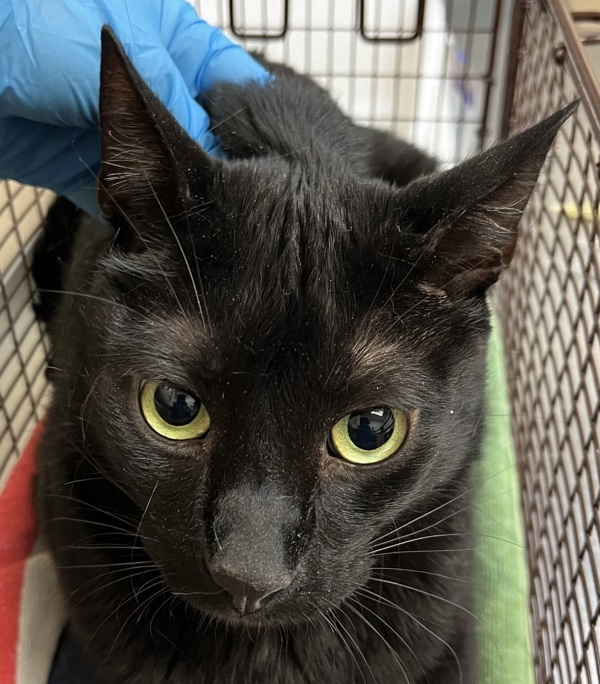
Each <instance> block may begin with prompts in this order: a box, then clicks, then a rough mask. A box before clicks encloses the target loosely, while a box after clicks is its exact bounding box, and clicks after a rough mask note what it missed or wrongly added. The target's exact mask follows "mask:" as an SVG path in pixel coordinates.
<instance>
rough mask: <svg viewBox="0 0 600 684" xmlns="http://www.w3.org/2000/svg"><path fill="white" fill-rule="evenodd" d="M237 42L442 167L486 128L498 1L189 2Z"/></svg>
mask: <svg viewBox="0 0 600 684" xmlns="http://www.w3.org/2000/svg"><path fill="white" fill-rule="evenodd" d="M196 8H197V10H198V12H199V13H200V14H201V16H202V17H203V18H204V19H206V20H207V21H209V22H211V23H213V24H216V25H217V26H221V27H223V28H224V29H225V31H226V32H228V33H229V35H230V36H232V37H233V38H234V39H237V40H238V41H241V42H242V43H243V44H244V45H245V46H246V48H248V49H250V50H258V51H260V52H263V53H264V54H265V55H266V56H267V57H268V58H269V59H272V60H274V61H280V62H284V63H285V64H288V65H289V66H291V67H293V68H295V69H297V70H298V71H300V72H301V73H306V74H310V75H311V76H312V77H313V78H314V79H315V80H316V81H317V82H319V83H320V84H321V85H323V86H325V87H326V88H327V89H328V90H329V91H330V92H331V93H332V95H333V97H334V98H335V99H336V101H337V102H338V103H339V104H340V106H341V108H342V109H343V110H344V111H346V112H347V113H348V114H349V115H350V116H351V117H352V118H353V119H354V120H355V121H357V122H358V123H362V124H366V125H370V126H375V127H378V128H383V129H385V130H388V131H390V132H392V133H394V134H396V135H398V136H400V137H402V138H404V139H406V140H411V141H413V142H414V143H416V144H417V145H419V146H420V147H422V148H423V149H426V150H428V151H429V152H431V153H432V154H434V155H435V156H436V157H437V158H438V159H440V160H441V161H442V162H444V163H448V164H449V163H452V162H456V161H458V160H459V159H464V158H465V157H466V156H468V155H471V154H473V153H474V152H476V151H478V149H479V148H480V146H481V142H482V140H484V139H485V138H486V135H487V133H488V131H487V128H486V123H487V113H488V111H489V109H490V107H489V102H490V95H491V92H492V91H491V86H492V84H493V80H494V79H493V77H494V56H495V54H496V40H497V36H498V31H497V28H498V25H499V21H500V17H501V10H502V0H394V2H390V1H389V0H357V1H356V2H352V1H351V0H314V1H313V0H294V1H293V2H291V1H290V0H268V1H267V0H196Z"/></svg>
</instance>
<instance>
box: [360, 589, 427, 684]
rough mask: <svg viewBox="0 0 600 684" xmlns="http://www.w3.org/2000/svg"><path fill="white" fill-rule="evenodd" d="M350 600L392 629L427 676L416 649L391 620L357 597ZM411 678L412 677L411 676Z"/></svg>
mask: <svg viewBox="0 0 600 684" xmlns="http://www.w3.org/2000/svg"><path fill="white" fill-rule="evenodd" d="M349 600H352V601H355V602H356V603H357V604H358V605H359V606H360V607H361V609H362V610H366V611H368V612H369V613H371V615H373V616H375V617H376V618H377V619H378V620H379V621H380V622H381V623H382V624H383V626H384V627H385V628H386V629H388V630H390V632H392V634H395V635H396V637H397V638H398V639H399V640H400V641H401V642H402V643H403V644H404V646H405V647H406V648H407V650H408V651H409V652H410V654H411V655H412V657H413V658H414V659H415V662H416V663H417V665H418V666H419V667H420V668H421V672H422V673H423V675H424V676H425V677H427V674H426V672H425V670H424V668H423V665H422V664H421V661H420V660H419V658H418V656H417V654H416V653H415V652H414V650H413V649H412V648H411V646H410V644H409V643H408V641H406V639H405V638H404V637H403V636H401V635H400V634H398V632H397V631H396V630H395V629H394V628H393V627H392V626H391V625H390V624H389V622H387V620H384V619H383V618H382V617H381V615H379V614H378V613H376V612H375V611H374V610H371V609H370V608H369V607H368V606H365V605H364V604H363V603H361V602H360V601H359V600H358V599H357V598H352V597H350V599H349ZM411 679H412V677H411ZM413 681H414V680H413Z"/></svg>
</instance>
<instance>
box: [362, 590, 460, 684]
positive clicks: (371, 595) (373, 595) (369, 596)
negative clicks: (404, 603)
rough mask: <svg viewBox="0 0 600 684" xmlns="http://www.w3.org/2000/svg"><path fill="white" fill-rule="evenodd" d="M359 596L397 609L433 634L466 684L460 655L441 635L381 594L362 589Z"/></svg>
mask: <svg viewBox="0 0 600 684" xmlns="http://www.w3.org/2000/svg"><path fill="white" fill-rule="evenodd" d="M356 593H357V594H358V595H362V596H364V597H365V598H367V599H370V600H375V601H378V602H380V603H383V604H384V605H388V606H390V608H395V609H396V610H398V611H400V612H401V613H402V614H403V615H406V617H408V618H410V619H411V620H413V621H414V622H416V623H417V624H418V625H419V627H421V629H423V630H425V631H426V632H427V633H428V634H431V636H432V637H434V639H437V640H438V641H440V642H441V643H442V644H443V645H444V646H445V647H446V648H447V649H448V650H449V651H450V653H451V654H452V657H453V659H454V661H455V662H456V666H457V668H458V676H459V681H460V682H461V684H462V683H463V682H464V678H463V673H462V666H461V664H460V659H459V657H458V655H457V654H456V651H455V650H454V649H453V648H452V646H450V644H449V643H448V642H447V641H446V640H445V639H442V637H441V636H440V635H439V634H436V633H435V632H434V631H433V630H432V629H429V627H427V626H426V625H424V624H423V623H422V622H421V621H420V620H419V619H418V618H417V617H416V616H415V615H413V614H412V613H411V612H410V611H408V610H405V609H404V608H401V607H400V606H398V605H396V604H395V603H394V602H393V601H390V600H389V599H386V598H384V597H383V596H380V595H379V594H376V593H375V592H373V591H370V590H369V589H364V588H363V589H361V590H359V591H357V592H356Z"/></svg>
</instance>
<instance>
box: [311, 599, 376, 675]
mask: <svg viewBox="0 0 600 684" xmlns="http://www.w3.org/2000/svg"><path fill="white" fill-rule="evenodd" d="M319 614H320V616H321V617H322V618H323V619H324V620H325V622H326V623H327V624H328V625H329V627H330V628H331V631H332V632H333V633H334V634H335V635H336V636H337V637H339V639H340V640H341V642H342V644H343V645H344V647H345V648H346V651H347V652H348V653H349V655H350V657H351V658H352V660H353V661H354V664H355V665H356V669H357V670H358V672H359V674H360V676H361V677H362V680H363V684H367V680H366V678H365V675H364V673H363V671H362V669H361V667H360V665H359V664H358V660H356V656H355V655H354V653H353V652H352V649H351V647H350V645H349V644H348V642H347V641H346V638H345V637H344V635H343V634H342V632H341V630H340V628H339V627H338V626H337V625H336V623H335V622H334V621H333V619H335V617H334V616H333V615H332V618H333V619H331V620H330V619H329V617H328V616H327V614H326V613H324V612H323V611H319ZM361 655H362V654H361ZM367 665H368V663H367ZM373 680H374V681H375V684H377V680H375V677H373Z"/></svg>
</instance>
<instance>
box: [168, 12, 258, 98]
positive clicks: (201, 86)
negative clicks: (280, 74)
mask: <svg viewBox="0 0 600 684" xmlns="http://www.w3.org/2000/svg"><path fill="white" fill-rule="evenodd" d="M163 2H164V0H163ZM160 31H161V42H162V44H163V45H164V46H166V48H167V49H168V52H169V54H170V55H171V58H172V59H173V62H174V63H175V65H176V66H177V69H178V70H179V72H180V73H181V74H182V76H183V78H184V80H185V83H186V85H187V87H188V90H189V91H190V93H191V94H192V96H193V97H197V96H198V95H199V94H200V95H202V93H204V92H206V91H208V90H210V89H211V88H213V87H214V85H215V83H217V82H220V81H230V82H232V83H243V82H244V81H246V80H256V81H258V82H260V83H264V82H265V81H266V80H267V78H268V76H269V75H268V72H267V71H266V70H265V69H264V68H263V67H262V66H261V65H260V64H259V63H258V62H257V61H256V60H254V59H253V58H252V57H251V56H250V55H249V54H248V53H247V52H246V51H245V50H244V49H243V48H242V47H241V46H240V45H237V44H236V43H233V42H232V41H230V40H229V38H227V37H226V36H225V35H224V34H223V32H222V31H221V30H220V29H218V28H216V27H214V26H210V25H209V24H207V23H206V22H205V21H204V20H202V19H200V18H199V17H198V15H197V14H196V12H195V11H194V9H193V8H192V7H191V6H190V5H188V4H187V3H180V2H170V1H169V0H167V1H166V2H165V3H164V8H163V14H162V18H161V23H160Z"/></svg>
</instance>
